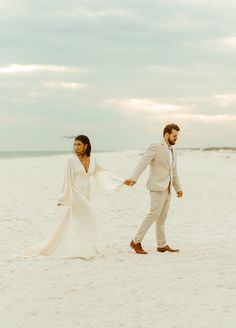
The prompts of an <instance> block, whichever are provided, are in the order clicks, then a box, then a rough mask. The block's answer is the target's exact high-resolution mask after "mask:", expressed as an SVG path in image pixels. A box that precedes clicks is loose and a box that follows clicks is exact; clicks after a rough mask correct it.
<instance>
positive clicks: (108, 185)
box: [94, 161, 124, 191]
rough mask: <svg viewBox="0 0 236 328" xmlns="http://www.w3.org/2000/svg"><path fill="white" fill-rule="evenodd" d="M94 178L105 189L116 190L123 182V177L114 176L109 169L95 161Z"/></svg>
mask: <svg viewBox="0 0 236 328" xmlns="http://www.w3.org/2000/svg"><path fill="white" fill-rule="evenodd" d="M94 178H95V180H96V181H97V182H98V184H99V185H100V186H101V187H102V188H103V189H104V190H106V191H118V190H119V189H120V188H121V187H122V186H123V183H124V179H122V178H120V177H116V176H114V175H113V174H112V173H111V172H110V171H109V170H107V169H105V168H103V167H102V166H101V165H99V164H98V163H97V161H96V162H95V169H94Z"/></svg>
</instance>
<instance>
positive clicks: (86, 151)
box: [75, 135, 92, 157]
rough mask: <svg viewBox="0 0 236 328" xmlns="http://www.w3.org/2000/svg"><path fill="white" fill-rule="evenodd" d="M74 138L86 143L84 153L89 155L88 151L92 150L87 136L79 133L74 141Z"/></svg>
mask: <svg viewBox="0 0 236 328" xmlns="http://www.w3.org/2000/svg"><path fill="white" fill-rule="evenodd" d="M76 140H79V141H81V142H82V143H83V144H84V145H87V148H86V150H85V154H86V155H87V156H88V157H89V156H90V153H91V150H92V147H91V144H90V140H89V138H88V137H87V136H84V135H79V136H77V137H75V141H76Z"/></svg>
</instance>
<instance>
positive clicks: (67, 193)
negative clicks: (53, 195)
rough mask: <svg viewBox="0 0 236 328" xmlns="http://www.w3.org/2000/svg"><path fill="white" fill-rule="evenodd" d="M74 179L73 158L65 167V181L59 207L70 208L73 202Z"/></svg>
mask: <svg viewBox="0 0 236 328" xmlns="http://www.w3.org/2000/svg"><path fill="white" fill-rule="evenodd" d="M73 178H74V166H73V161H72V158H69V159H68V160H67V162H66V165H65V173H64V181H63V184H62V188H61V192H60V195H59V198H58V206H60V205H61V206H69V205H70V204H71V202H72V181H73Z"/></svg>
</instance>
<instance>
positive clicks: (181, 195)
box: [176, 191, 184, 198]
mask: <svg viewBox="0 0 236 328" xmlns="http://www.w3.org/2000/svg"><path fill="white" fill-rule="evenodd" d="M176 195H177V197H178V198H182V197H183V195H184V193H183V191H178V192H177V193H176Z"/></svg>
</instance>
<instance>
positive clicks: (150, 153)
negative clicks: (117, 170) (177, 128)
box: [131, 144, 157, 181]
mask: <svg viewBox="0 0 236 328" xmlns="http://www.w3.org/2000/svg"><path fill="white" fill-rule="evenodd" d="M156 152H157V145H156V144H151V145H150V146H149V147H148V148H147V150H146V151H145V153H144V154H143V156H142V158H141V160H140V161H139V163H138V165H137V166H136V168H135V170H134V173H133V174H132V176H131V179H133V180H134V181H137V180H138V178H139V176H140V175H141V174H142V173H143V171H144V170H145V168H146V167H147V166H148V164H150V163H151V161H152V160H153V158H154V157H155V155H156Z"/></svg>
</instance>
